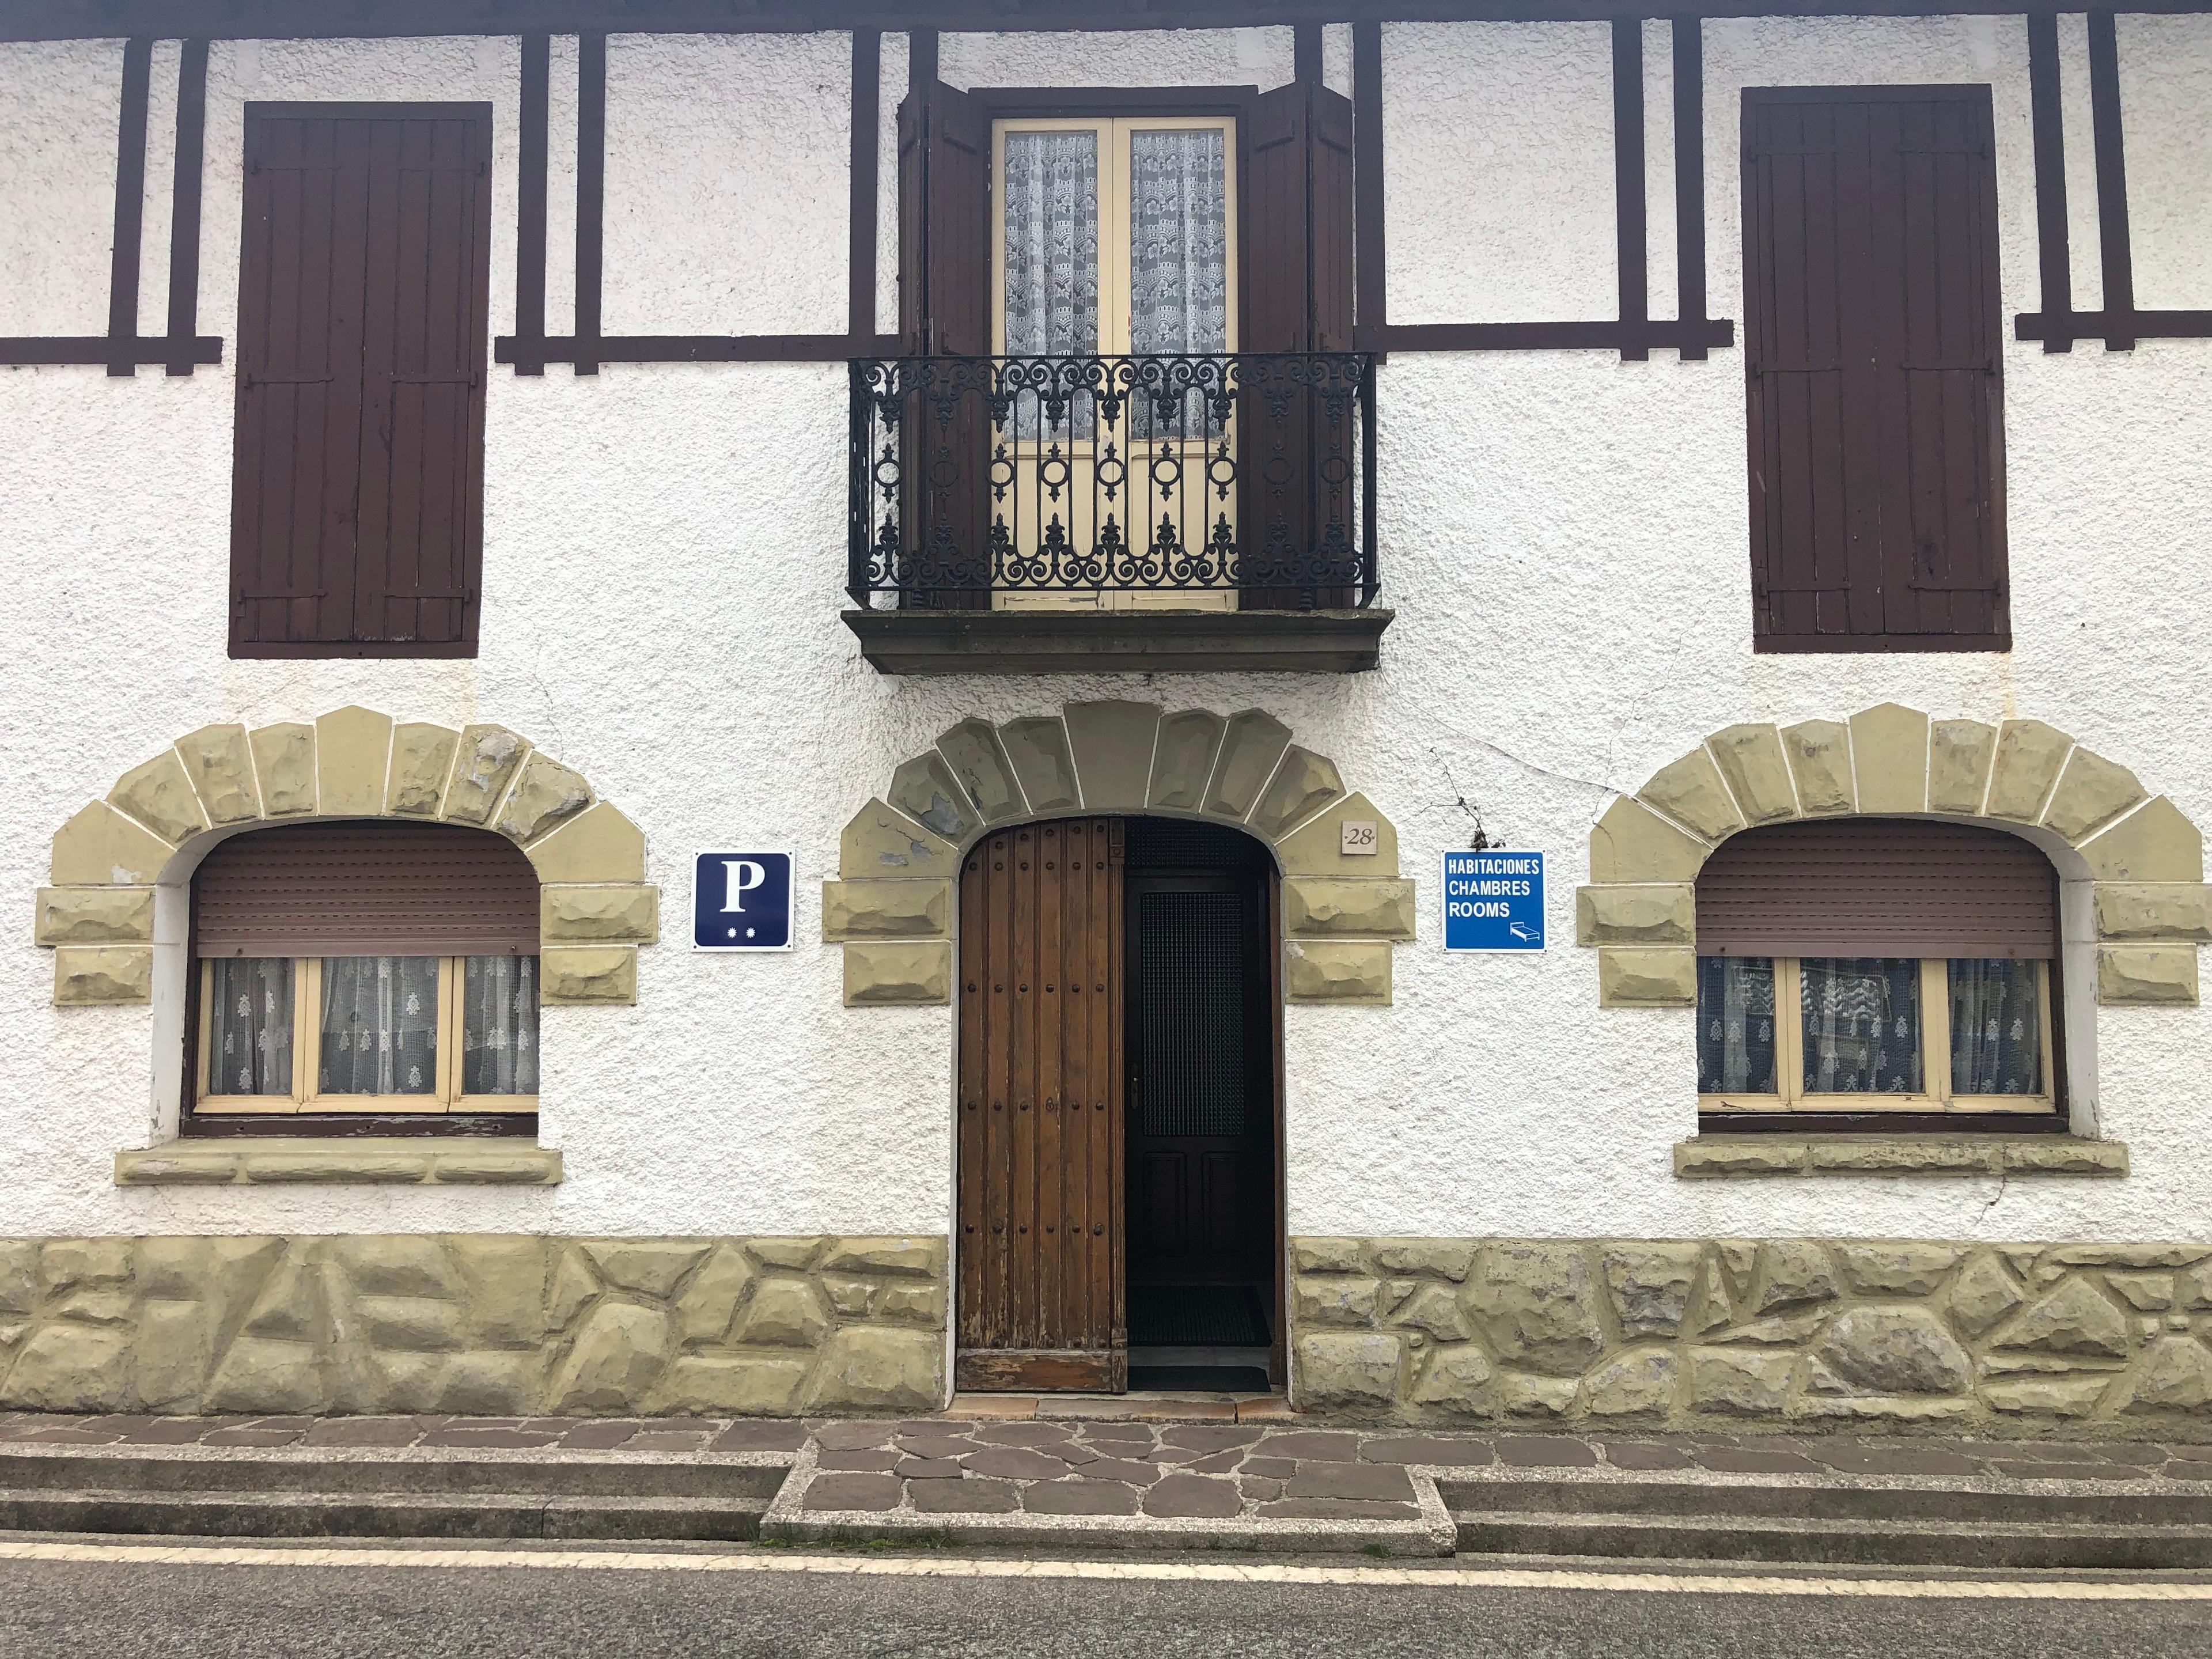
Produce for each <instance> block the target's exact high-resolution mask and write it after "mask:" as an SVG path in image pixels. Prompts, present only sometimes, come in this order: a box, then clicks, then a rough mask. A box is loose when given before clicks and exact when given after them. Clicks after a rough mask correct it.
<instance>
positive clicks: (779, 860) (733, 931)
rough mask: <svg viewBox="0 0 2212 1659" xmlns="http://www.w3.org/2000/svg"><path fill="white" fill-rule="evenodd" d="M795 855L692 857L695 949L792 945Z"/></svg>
mask: <svg viewBox="0 0 2212 1659" xmlns="http://www.w3.org/2000/svg"><path fill="white" fill-rule="evenodd" d="M791 896H792V895H791V854H788V853H702V854H699V855H698V856H697V857H696V858H695V859H693V860H692V861H691V947H692V949H694V950H696V951H788V950H789V949H791Z"/></svg>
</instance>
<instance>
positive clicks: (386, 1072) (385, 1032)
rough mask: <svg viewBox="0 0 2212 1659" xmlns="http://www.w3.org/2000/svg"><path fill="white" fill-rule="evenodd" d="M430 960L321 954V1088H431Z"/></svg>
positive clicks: (433, 978)
mask: <svg viewBox="0 0 2212 1659" xmlns="http://www.w3.org/2000/svg"><path fill="white" fill-rule="evenodd" d="M438 960H439V959H438V958H437V957H324V958H323V1059H322V1079H321V1083H320V1085H319V1087H320V1091H321V1092H322V1093H324V1094H327V1095H427V1094H435V1092H436V1091H437V1087H438Z"/></svg>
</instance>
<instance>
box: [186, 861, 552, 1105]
mask: <svg viewBox="0 0 2212 1659" xmlns="http://www.w3.org/2000/svg"><path fill="white" fill-rule="evenodd" d="M192 955H193V957H194V958H195V963H194V966H195V969H196V972H195V974H194V976H193V981H192V994H193V996H194V999H195V1001H196V1003H197V1006H196V1008H195V1009H194V1010H193V1011H192V1012H193V1018H192V1019H191V1022H190V1025H189V1029H190V1030H192V1031H193V1033H194V1036H193V1042H194V1048H195V1056H194V1065H193V1067H192V1075H193V1077H194V1079H195V1087H194V1089H193V1091H192V1093H193V1100H192V1109H193V1111H194V1112H195V1113H197V1114H200V1115H211V1116H219V1115H240V1114H252V1113H293V1114H297V1113H325V1112H327V1113H355V1114H359V1113H371V1112H374V1113H387V1114H388V1113H447V1112H457V1111H471V1112H502V1113H507V1112H534V1111H536V1110H537V1109H538V1102H537V1095H538V878H537V874H536V872H534V871H533V870H532V867H531V865H530V860H528V859H526V858H525V857H524V856H523V854H522V853H521V852H520V850H519V849H518V848H516V847H515V846H514V844H513V842H509V841H508V840H507V839H506V837H504V836H497V835H494V834H491V833H490V832H489V831H486V830H481V829H460V828H457V827H455V826H453V825H449V824H429V823H392V822H389V821H384V822H373V821H367V820H363V821H357V822H355V821H349V822H344V823H303V824H294V825H288V826H285V827H283V828H279V829H257V830H252V831H249V832H247V833H246V834H244V835H240V836H233V837H232V838H231V839H229V840H228V841H226V842H222V844H221V845H219V846H217V847H216V848H215V850H214V851H213V852H211V853H210V854H208V856H207V858H206V860H205V861H204V862H203V863H202V864H201V866H200V867H199V870H198V872H197V874H196V875H195V876H194V877H193V880H192Z"/></svg>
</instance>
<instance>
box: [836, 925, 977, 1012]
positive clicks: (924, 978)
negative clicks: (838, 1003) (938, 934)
mask: <svg viewBox="0 0 2212 1659" xmlns="http://www.w3.org/2000/svg"><path fill="white" fill-rule="evenodd" d="M844 954H845V964H844V965H845V1006H847V1007H848V1008H862V1007H878V1006H890V1005H896V1004H909V1005H921V1006H928V1005H933V1004H941V1003H946V1002H950V1001H951V1000H952V946H951V945H950V944H949V943H946V942H945V941H943V940H933V941H928V942H925V943H922V944H918V945H885V944H870V945H847V946H846V947H845V953H844Z"/></svg>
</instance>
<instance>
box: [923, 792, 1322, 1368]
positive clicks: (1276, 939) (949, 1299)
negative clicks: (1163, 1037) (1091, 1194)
mask: <svg viewBox="0 0 2212 1659" xmlns="http://www.w3.org/2000/svg"><path fill="white" fill-rule="evenodd" d="M1090 817H1110V818H1120V819H1122V820H1124V821H1125V822H1126V821H1127V820H1131V819H1135V818H1144V817H1151V818H1164V819H1169V820H1176V819H1182V820H1183V821H1185V822H1189V821H1192V819H1191V818H1190V817H1188V815H1185V814H1179V813H1172V812H1150V811H1144V810H1143V809H1141V808H1136V809H1132V808H1108V809H1103V810H1100V811H1073V812H1069V811H1060V812H1046V813H1041V814H1037V815H1036V816H1033V817H1019V818H1011V819H1007V820H1006V821H1004V822H1001V823H991V824H987V825H985V826H983V827H982V828H981V829H980V830H978V832H977V833H976V834H975V836H973V837H972V838H970V839H969V841H968V842H965V843H963V845H962V846H961V848H959V851H958V854H957V858H956V860H955V865H954V868H955V872H956V874H955V877H954V881H953V902H952V905H951V913H952V915H951V929H950V931H951V939H952V968H953V981H954V998H955V1000H954V1003H953V1009H952V1041H951V1055H950V1060H951V1064H950V1066H948V1068H947V1084H948V1092H947V1099H946V1103H945V1111H946V1123H947V1127H948V1128H949V1129H950V1131H951V1133H949V1134H948V1135H947V1137H946V1143H945V1158H946V1163H947V1166H948V1169H949V1171H950V1176H951V1179H950V1181H949V1182H948V1187H949V1189H950V1192H949V1196H950V1200H951V1201H950V1203H949V1205H948V1206H947V1212H948V1225H947V1237H948V1243H949V1244H950V1246H951V1249H950V1252H949V1256H948V1260H947V1261H946V1264H945V1266H946V1280H947V1287H946V1309H945V1362H946V1371H945V1374H946V1376H948V1377H951V1378H953V1379H954V1383H953V1388H954V1390H955V1391H956V1392H957V1391H958V1389H959V1384H958V1382H957V1375H958V1369H957V1368H958V1360H959V1352H960V1348H959V1342H960V1334H959V1333H960V1308H959V1298H960V1280H961V1273H960V1248H961V1245H960V1237H961V1236H960V1196H961V1182H960V1066H961V1060H962V1055H961V1051H960V1042H961V1030H960V1024H961V1022H960V1012H959V1003H958V1000H957V998H958V985H959V981H960V975H961V973H962V971H963V968H964V965H965V956H964V952H965V951H966V948H967V938H966V933H965V930H964V929H963V926H962V917H963V906H962V904H961V902H960V886H961V883H962V882H963V881H964V880H965V879H966V876H967V871H966V866H967V860H968V855H969V853H971V852H972V851H974V850H975V846H976V844H977V843H978V842H982V841H985V840H987V839H988V838H989V837H990V836H994V835H996V834H998V833H1000V831H1002V830H1006V829H1026V828H1030V827H1033V826H1035V825H1037V824H1044V823H1062V822H1067V821H1071V820H1074V819H1080V818H1090ZM1196 821H1199V822H1205V823H1220V821H1219V820H1217V819H1200V820H1196ZM1220 827H1221V828H1224V829H1235V830H1237V832H1238V833H1239V834H1242V835H1244V836H1249V837H1250V839H1251V840H1252V841H1254V842H1256V843H1257V844H1258V845H1259V846H1260V847H1261V849H1262V850H1263V851H1264V852H1265V853H1266V854H1267V859H1266V870H1265V875H1266V880H1265V894H1264V896H1263V899H1262V903H1263V904H1264V906H1265V908H1266V911H1267V945H1268V951H1267V981H1268V983H1267V1010H1268V1019H1267V1041H1268V1044H1269V1048H1270V1054H1271V1063H1270V1067H1269V1071H1270V1078H1269V1092H1270V1094H1271V1096H1272V1097H1273V1101H1272V1116H1273V1148H1274V1160H1275V1170H1274V1181H1273V1203H1272V1206H1271V1207H1272V1213H1273V1229H1274V1237H1273V1243H1272V1246H1271V1249H1270V1252H1269V1255H1270V1260H1271V1261H1272V1262H1273V1285H1272V1288H1271V1291H1270V1295H1271V1297H1272V1302H1271V1304H1270V1305H1271V1310H1272V1311H1271V1314H1270V1318H1269V1324H1270V1336H1269V1343H1268V1370H1267V1380H1268V1383H1269V1384H1270V1385H1271V1386H1272V1387H1273V1388H1275V1389H1285V1388H1287V1387H1288V1385H1289V1380H1290V1370H1289V1353H1288V1331H1289V1322H1290V1301H1289V1291H1290V1278H1289V1270H1288V1264H1289V1260H1290V1236H1289V1231H1288V1227H1289V1221H1290V1207H1289V1193H1290V1184H1289V1183H1290V1170H1289V1161H1288V1150H1289V1131H1288V1126H1287V1111H1286V1104H1287V1092H1286V1088H1285V1076H1286V1072H1285V1060H1284V1048H1283V1035H1284V1032H1283V1006H1284V989H1285V986H1284V972H1283V950H1284V939H1285V933H1284V927H1283V872H1282V866H1281V864H1280V862H1279V860H1277V858H1276V855H1275V849H1274V848H1273V845H1272V844H1271V843H1269V842H1267V841H1266V840H1265V839H1264V838H1263V837H1261V836H1258V835H1255V834H1254V833H1253V831H1252V830H1250V829H1248V828H1246V827H1245V826H1243V825H1242V824H1233V823H1220ZM1116 1018H1117V1019H1119V1021H1120V1022H1121V1028H1122V1031H1123V1033H1124V1035H1125V1036H1126V1032H1127V1019H1128V1011H1127V1004H1126V1000H1125V1001H1123V1003H1122V1005H1121V1007H1120V1008H1119V1009H1118V1010H1117V1013H1116ZM1123 1088H1124V1090H1125V1091H1126V1088H1127V1079H1126V1077H1125V1078H1124V1079H1123ZM1112 1121H1113V1124H1114V1158H1115V1164H1116V1165H1117V1167H1121V1169H1122V1171H1123V1179H1122V1180H1121V1181H1119V1182H1115V1186H1114V1192H1113V1201H1114V1203H1115V1205H1116V1206H1119V1210H1120V1213H1119V1214H1118V1215H1117V1218H1116V1226H1115V1237H1114V1252H1113V1255H1114V1264H1115V1265H1114V1273H1115V1285H1116V1292H1115V1297H1116V1306H1115V1322H1116V1330H1117V1332H1118V1333H1119V1334H1120V1336H1121V1341H1120V1342H1119V1343H1118V1344H1117V1347H1116V1352H1117V1354H1118V1355H1119V1356H1120V1358H1121V1364H1119V1365H1117V1366H1116V1367H1115V1376H1114V1378H1113V1383H1112V1389H1111V1391H1112V1392H1115V1393H1121V1392H1124V1391H1126V1390H1127V1387H1128V1374H1127V1293H1128V1249H1127V1237H1126V1233H1127V1171H1126V1164H1127V1145H1126V1140H1125V1137H1124V1134H1123V1129H1124V1126H1125V1125H1126V1123H1127V1111H1126V1110H1120V1111H1115V1112H1114V1113H1113V1114H1112ZM1031 1386H1034V1385H1031ZM970 1391H971V1392H972V1391H974V1390H973V1389H971V1390H970ZM1024 1391H1026V1390H1024Z"/></svg>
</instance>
